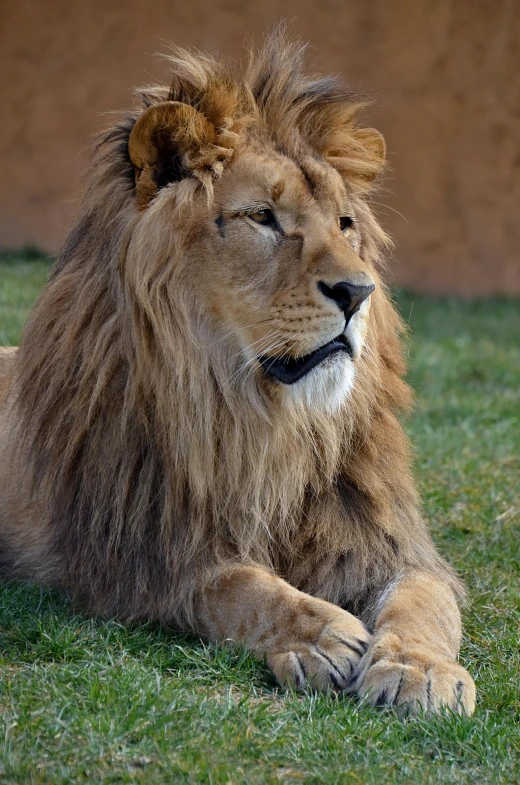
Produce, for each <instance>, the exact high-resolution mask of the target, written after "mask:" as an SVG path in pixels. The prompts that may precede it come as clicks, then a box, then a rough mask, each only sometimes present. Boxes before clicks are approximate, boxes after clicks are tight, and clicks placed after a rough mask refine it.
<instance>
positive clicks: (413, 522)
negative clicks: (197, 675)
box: [0, 35, 474, 711]
mask: <svg viewBox="0 0 520 785" xmlns="http://www.w3.org/2000/svg"><path fill="white" fill-rule="evenodd" d="M171 65H172V71H173V80H172V86H171V88H170V89H169V90H168V89H166V88H155V89H153V90H147V91H143V92H141V94H140V95H141V99H142V105H141V106H140V107H139V108H138V109H137V110H136V111H135V112H134V113H132V114H128V115H127V116H126V117H125V118H124V119H123V120H122V121H121V123H120V124H119V125H117V126H115V127H114V128H113V129H112V130H111V131H109V132H108V133H107V134H106V135H105V136H104V138H103V139H102V140H101V141H100V144H99V148H98V152H97V158H96V161H95V164H94V167H93V172H92V183H91V186H90V188H89V190H88V191H87V193H86V195H85V197H84V200H83V204H82V207H81V211H80V215H79V218H78V220H77V223H76V225H75V227H74V228H73V229H72V231H71V233H70V235H69V237H68V239H67V242H66V244H65V247H64V249H63V251H62V253H61V255H60V257H59V258H58V260H57V262H56V265H55V268H54V271H53V274H52V276H51V278H50V280H49V282H48V283H47V285H46V287H45V288H44V290H43V292H42V295H41V297H40V299H39V301H38V303H37V305H36V306H35V308H34V310H33V312H32V315H31V317H30V319H29V323H28V325H27V327H26V330H25V333H24V336H23V341H22V345H21V348H20V351H19V354H18V357H17V361H16V371H15V380H14V384H13V387H12V391H11V394H10V395H9V397H8V400H7V404H6V405H4V408H3V410H2V413H1V414H0V434H1V442H0V562H1V564H0V566H2V567H3V569H4V571H5V572H6V573H8V574H11V575H17V576H20V577H25V578H27V577H30V578H35V579H37V580H41V581H45V582H47V583H57V584H59V585H62V586H64V587H65V588H66V589H67V590H68V591H69V592H70V593H71V594H72V595H73V596H75V597H76V598H79V599H81V600H82V601H83V602H84V603H85V604H86V606H87V607H88V608H89V609H90V610H91V611H93V612H99V613H102V614H104V615H110V616H116V617H118V618H121V619H126V620H135V619H150V618H151V619H157V620H159V621H162V622H164V623H166V624H169V625H176V626H178V627H180V628H190V629H193V630H196V631H198V632H200V633H201V634H204V635H206V636H208V637H210V638H211V639H214V640H217V641H227V640H232V641H237V642H243V643H244V644H246V645H247V646H248V647H249V648H250V649H251V650H253V651H255V652H257V653H258V654H259V655H266V656H267V660H268V662H269V663H270V665H271V667H272V669H273V671H274V672H275V674H276V675H277V677H278V678H279V680H280V681H281V682H282V683H290V684H293V685H295V686H297V687H299V688H303V687H305V685H307V684H310V685H312V686H314V687H316V688H320V689H334V690H347V689H350V690H354V691H356V692H357V693H358V694H360V695H366V696H367V699H368V700H371V701H373V702H375V703H377V702H383V703H385V702H389V703H392V702H393V703H395V704H400V703H402V702H404V703H406V705H408V706H410V707H411V708H417V707H419V706H423V707H424V708H427V709H432V710H437V709H438V708H439V707H440V706H441V705H443V704H448V705H450V706H452V707H453V708H456V709H458V710H465V711H472V709H473V705H474V688H473V683H472V681H471V679H470V677H469V676H468V675H467V674H466V672H465V671H464V670H463V669H462V668H461V667H460V666H458V665H457V664H456V662H455V658H456V656H457V652H458V646H459V638H460V620H459V614H458V610H457V606H456V602H455V599H454V592H456V593H459V594H460V592H461V589H460V585H459V583H458V581H457V580H456V578H455V577H454V576H453V574H452V572H451V571H450V570H449V568H448V567H447V565H446V564H445V563H444V562H443V561H442V559H441V558H440V557H439V556H438V554H437V553H436V551H435V549H434V546H433V544H432V542H431V540H430V537H429V535H428V533H427V529H426V527H425V524H424V522H423V520H422V518H421V513H420V508H419V500H418V498H417V494H416V491H415V488H414V485H413V481H412V479H411V476H410V470H409V461H410V458H409V448H408V444H407V440H406V437H405V435H404V433H403V431H402V428H401V425H400V423H399V420H398V416H397V415H398V412H399V411H400V410H403V409H406V408H407V407H408V406H409V402H410V395H409V391H408V388H407V387H406V385H405V384H404V382H403V381H402V378H401V377H402V375H403V372H404V364H403V361H402V358H401V352H400V346H399V335H400V332H401V330H402V325H401V322H400V320H399V317H398V316H397V314H396V312H395V310H394V308H393V306H392V304H391V301H390V299H389V297H388V295H387V293H386V290H385V287H384V285H383V284H382V282H381V279H380V274H379V269H378V268H379V267H380V262H381V255H382V252H383V251H384V248H385V246H386V245H387V244H388V240H387V238H386V237H385V235H384V233H383V231H382V230H381V228H380V227H379V226H378V224H377V222H376V221H375V219H374V216H373V215H372V213H371V211H370V208H369V204H368V202H367V193H368V191H369V189H370V187H371V186H372V185H373V181H374V178H375V177H376V176H377V175H378V174H379V173H380V172H381V169H382V167H383V164H384V142H383V141H382V137H381V136H380V134H378V132H377V131H374V130H373V129H364V128H361V127H359V126H358V124H357V116H358V114H359V109H360V101H359V99H358V97H356V96H355V95H353V94H352V92H351V91H348V90H345V89H344V88H342V87H341V86H339V85H338V84H337V82H336V81H335V80H332V79H324V80H319V79H315V78H312V77H308V76H306V75H305V73H304V71H303V70H302V48H301V47H299V46H297V45H293V44H288V43H287V42H285V41H284V40H283V36H280V35H278V36H274V37H272V38H271V39H270V40H269V41H268V42H267V44H266V46H265V48H264V49H263V50H262V51H261V52H260V53H257V54H254V55H252V56H251V59H250V62H249V64H248V66H247V67H246V68H245V70H244V71H242V72H232V71H230V70H228V69H227V68H226V67H225V66H224V65H223V64H222V63H220V62H218V61H215V60H213V59H212V58H210V57H209V56H205V55H200V54H196V55H193V54H190V53H186V52H178V53H176V54H175V55H174V56H173V57H172V58H171ZM266 209H268V210H271V211H272V214H274V215H275V216H276V221H277V223H276V226H274V224H273V225H272V226H262V225H260V224H259V223H258V222H257V220H256V219H255V218H254V217H253V218H252V217H248V216H249V215H251V214H253V216H254V215H255V214H256V213H258V211H261V210H264V211H265V210H266ZM255 211H256V213H255ZM260 215H261V213H260ZM339 216H348V217H352V218H353V219H354V223H353V225H352V227H350V228H348V227H347V228H346V230H345V232H344V233H342V232H341V230H340V228H339V225H338V219H339ZM338 281H348V282H350V283H355V284H360V285H361V284H363V285H368V284H369V283H371V282H374V283H375V285H376V289H375V291H374V292H373V294H372V295H371V296H370V298H369V299H367V300H366V301H365V302H364V303H363V306H362V307H361V308H360V310H359V312H358V313H356V314H355V315H354V316H353V317H352V320H351V321H350V323H349V326H348V327H347V328H346V332H345V335H346V336H347V338H348V340H349V341H350V344H351V352H352V357H351V358H349V357H348V356H347V355H346V354H345V353H344V352H343V353H341V354H338V355H335V356H334V357H333V358H329V360H326V361H325V362H324V363H322V364H321V366H319V368H318V369H316V370H314V371H312V372H311V373H310V374H308V376H307V377H305V378H304V379H303V380H302V381H301V382H298V383H297V384H293V385H290V386H289V385H283V384H279V383H278V382H276V381H273V379H271V378H270V376H269V375H268V374H267V373H266V372H265V371H264V370H263V369H262V366H261V365H260V362H259V361H258V359H257V358H258V357H260V356H264V357H269V358H273V359H274V358H276V357H283V356H289V357H292V358H297V357H301V356H306V355H307V354H308V353H309V352H312V351H314V350H315V349H317V348H318V347H320V346H323V345H324V344H326V343H328V342H329V341H331V340H332V339H333V338H335V337H336V336H337V335H338V334H339V333H340V332H341V331H342V330H343V328H344V324H345V318H344V315H343V312H342V311H341V310H340V309H339V308H338V306H337V304H336V303H335V302H334V301H333V300H332V299H330V297H328V296H326V295H324V294H323V293H322V290H320V288H319V284H320V283H323V284H326V286H328V287H333V286H334V285H335V284H336V283H337V282H338ZM269 361H270V360H269ZM369 630H373V634H372V632H370V631H369ZM367 649H368V650H367ZM461 685H462V686H461Z"/></svg>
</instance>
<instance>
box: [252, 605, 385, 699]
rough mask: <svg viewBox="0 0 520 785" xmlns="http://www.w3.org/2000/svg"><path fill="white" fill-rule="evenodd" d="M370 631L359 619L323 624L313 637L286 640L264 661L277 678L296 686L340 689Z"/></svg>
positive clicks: (347, 618) (365, 643)
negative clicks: (315, 637) (313, 639)
mask: <svg viewBox="0 0 520 785" xmlns="http://www.w3.org/2000/svg"><path fill="white" fill-rule="evenodd" d="M371 637H372V636H371V635H370V633H369V632H368V630H367V629H366V627H365V626H364V625H363V623H362V622H361V621H359V619H357V618H355V617H354V616H351V615H350V614H346V613H345V621H342V620H339V621H338V619H334V620H333V621H331V622H330V623H328V624H326V625H325V627H324V628H323V629H322V631H321V633H320V634H319V636H318V637H317V639H316V640H315V641H309V640H297V639H296V640H288V641H287V642H286V643H284V645H283V646H281V647H279V648H276V649H274V650H272V651H271V652H269V653H268V655H267V663H268V665H269V667H270V668H271V670H272V671H273V672H274V675H275V676H276V678H277V680H278V681H279V682H280V683H281V684H283V685H287V686H291V687H294V688H295V689H297V690H304V689H306V688H307V687H310V688H311V689H315V690H320V691H322V692H328V691H333V692H342V691H344V690H345V689H346V688H347V686H348V685H349V683H350V681H351V680H352V677H353V674H354V673H355V670H356V668H357V666H358V665H359V662H360V660H361V658H362V657H363V655H364V654H365V653H366V651H367V649H368V646H369V644H370V640H371Z"/></svg>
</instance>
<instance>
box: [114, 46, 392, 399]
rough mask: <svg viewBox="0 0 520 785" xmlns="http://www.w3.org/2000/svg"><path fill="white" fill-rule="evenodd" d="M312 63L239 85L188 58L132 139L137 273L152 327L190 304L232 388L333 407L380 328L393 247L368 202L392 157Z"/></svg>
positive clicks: (264, 59) (250, 75)
mask: <svg viewBox="0 0 520 785" xmlns="http://www.w3.org/2000/svg"><path fill="white" fill-rule="evenodd" d="M300 57H301V51H300V50H299V49H298V47H295V46H287V44H284V45H282V46H280V41H279V40H276V39H275V40H274V41H271V42H270V44H269V45H268V47H267V49H266V51H264V52H263V54H262V56H261V57H260V58H255V59H253V60H252V62H251V63H250V65H249V68H248V69H247V70H246V72H245V73H243V74H242V75H240V77H239V78H237V77H236V76H232V75H231V74H230V73H229V72H227V71H226V70H225V69H224V68H223V67H222V65H221V64H220V63H218V62H216V61H213V60H211V59H210V58H207V57H204V58H202V57H200V56H193V55H188V54H187V53H181V54H180V55H178V57H177V58H176V59H174V61H173V66H174V73H175V78H174V81H173V86H172V88H171V89H170V91H169V93H168V94H167V96H164V94H163V95H161V94H160V93H159V94H158V93H157V92H156V93H154V96H153V99H154V101H153V103H152V104H151V105H150V106H149V107H148V108H147V109H145V110H144V111H143V112H142V113H141V114H140V115H139V116H138V118H137V121H136V123H135V125H134V127H133V129H132V131H131V133H130V136H129V144H128V149H129V156H130V160H131V162H132V164H133V167H134V172H135V193H136V201H137V203H138V205H139V211H140V212H139V216H138V218H137V219H136V222H135V226H134V228H133V233H132V237H131V240H130V242H129V245H128V249H127V254H126V262H125V266H126V272H127V275H128V280H129V281H130V285H131V286H132V287H133V291H134V294H135V295H136V297H137V299H138V300H139V302H140V304H141V305H142V306H143V307H144V308H145V310H146V309H150V311H151V313H150V318H151V319H152V320H153V319H154V318H155V315H156V314H155V309H156V304H155V303H156V302H157V300H156V299H155V300H154V302H153V303H152V302H151V298H152V297H155V298H158V297H159V296H162V297H163V298H164V297H167V298H168V300H169V301H170V302H171V301H172V300H176V301H179V300H181V301H182V302H184V303H186V307H185V310H186V312H185V314H184V316H186V321H185V328H186V329H190V331H191V333H192V337H193V339H194V341H195V342H198V343H199V344H200V343H201V342H202V344H203V350H204V351H205V352H206V353H207V355H208V359H209V360H210V363H211V364H213V367H214V368H216V369H217V372H218V374H219V378H220V383H221V385H222V386H226V385H227V384H229V385H231V386H235V387H238V386H242V389H243V390H244V389H246V388H248V387H249V388H251V387H256V388H260V389H261V390H262V391H263V392H264V393H265V395H266V396H267V397H270V398H271V399H273V398H276V399H277V400H279V401H281V402H283V403H287V404H289V405H295V404H296V405H298V404H303V405H305V406H306V408H322V409H327V410H331V409H332V410H334V409H336V408H338V406H339V405H340V404H341V403H342V402H343V401H344V400H345V398H346V396H347V395H348V393H349V391H350V390H351V388H352V385H353V383H354V378H355V369H356V366H357V364H358V363H359V360H360V357H361V355H362V353H363V348H364V344H365V339H366V335H367V330H368V328H369V310H370V301H371V299H372V297H371V294H372V292H373V290H374V288H375V285H376V279H377V275H376V272H375V269H374V265H375V263H376V261H377V256H378V250H379V248H380V247H381V245H382V244H383V243H384V242H385V239H386V238H385V236H384V234H383V232H382V231H381V229H380V228H379V227H378V226H377V224H376V222H375V221H374V219H373V217H372V214H371V212H370V210H369V208H368V206H367V203H366V199H365V196H366V192H367V190H368V189H369V188H370V186H371V184H372V181H373V180H374V178H375V177H376V175H377V174H378V173H379V172H380V171H381V169H382V167H383V165H384V153H385V146H384V142H383V139H382V137H381V135H380V134H379V133H378V132H377V131H375V130H374V129H367V128H359V127H358V126H357V125H356V116H357V114H358V110H359V108H360V103H359V100H358V99H357V98H356V96H354V95H353V94H352V92H351V91H348V90H345V89H343V88H341V87H339V86H338V85H337V84H336V82H335V81H333V80H330V79H324V80H313V79H309V78H308V77H306V76H303V75H302V73H301V67H300V62H299V59H300ZM161 98H166V100H159V99H161ZM149 100H150V98H149ZM158 286H160V287H161V291H162V294H161V295H159V289H158ZM188 302H189V305H188V304H187V303H188ZM178 318H179V319H181V318H182V317H181V315H179V316H178ZM213 360H215V362H212V361H213Z"/></svg>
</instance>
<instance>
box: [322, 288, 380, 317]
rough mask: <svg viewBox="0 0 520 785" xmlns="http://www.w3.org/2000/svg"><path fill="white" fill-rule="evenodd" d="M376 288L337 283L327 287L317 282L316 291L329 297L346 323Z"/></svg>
mask: <svg viewBox="0 0 520 785" xmlns="http://www.w3.org/2000/svg"><path fill="white" fill-rule="evenodd" d="M375 288H376V287H375V286H374V284H373V283H371V284H369V285H366V286H360V285H359V284H355V283H349V282H348V281H339V283H335V284H334V286H327V284H326V283H323V281H318V289H319V290H320V292H322V293H323V294H324V295H325V297H330V299H331V300H334V302H335V303H336V304H337V306H338V308H340V309H341V310H342V311H343V313H344V314H345V318H346V320H347V323H348V322H349V320H350V319H351V317H352V316H354V314H355V313H356V311H359V306H360V305H361V303H362V302H363V300H366V299H367V297H369V295H371V294H372V292H373V291H374V289H375Z"/></svg>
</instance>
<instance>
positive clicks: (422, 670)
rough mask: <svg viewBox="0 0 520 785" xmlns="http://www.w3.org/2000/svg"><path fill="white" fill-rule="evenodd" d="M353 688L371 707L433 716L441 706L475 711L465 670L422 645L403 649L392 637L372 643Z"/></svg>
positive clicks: (454, 709)
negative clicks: (391, 708)
mask: <svg viewBox="0 0 520 785" xmlns="http://www.w3.org/2000/svg"><path fill="white" fill-rule="evenodd" d="M352 689H353V691H354V692H356V693H357V694H358V695H359V696H360V697H363V698H365V699H366V700H368V702H369V703H371V704H372V705H373V706H397V707H400V708H402V709H405V710H408V711H412V712H417V711H421V710H422V711H428V712H433V713H436V712H437V713H438V712H440V711H441V709H442V708H443V707H448V708H450V709H452V710H453V711H456V712H457V713H459V714H473V711H474V710H475V684H474V682H473V679H472V678H471V676H470V675H469V673H468V672H467V670H465V668H463V667H462V666H461V665H459V664H458V663H457V662H455V661H454V660H450V659H448V658H447V657H443V656H442V655H438V654H437V653H435V652H431V651H430V650H428V649H427V648H423V647H422V646H416V645H413V644H412V645H410V646H405V645H404V644H403V641H402V640H401V639H400V638H399V637H398V636H397V635H393V634H386V635H383V636H382V637H381V638H379V639H375V640H374V643H373V645H372V646H371V647H370V649H369V650H368V651H367V653H366V655H365V656H364V658H363V660H362V662H361V663H360V666H359V671H358V674H357V676H356V678H355V681H354V682H353V685H352Z"/></svg>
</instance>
